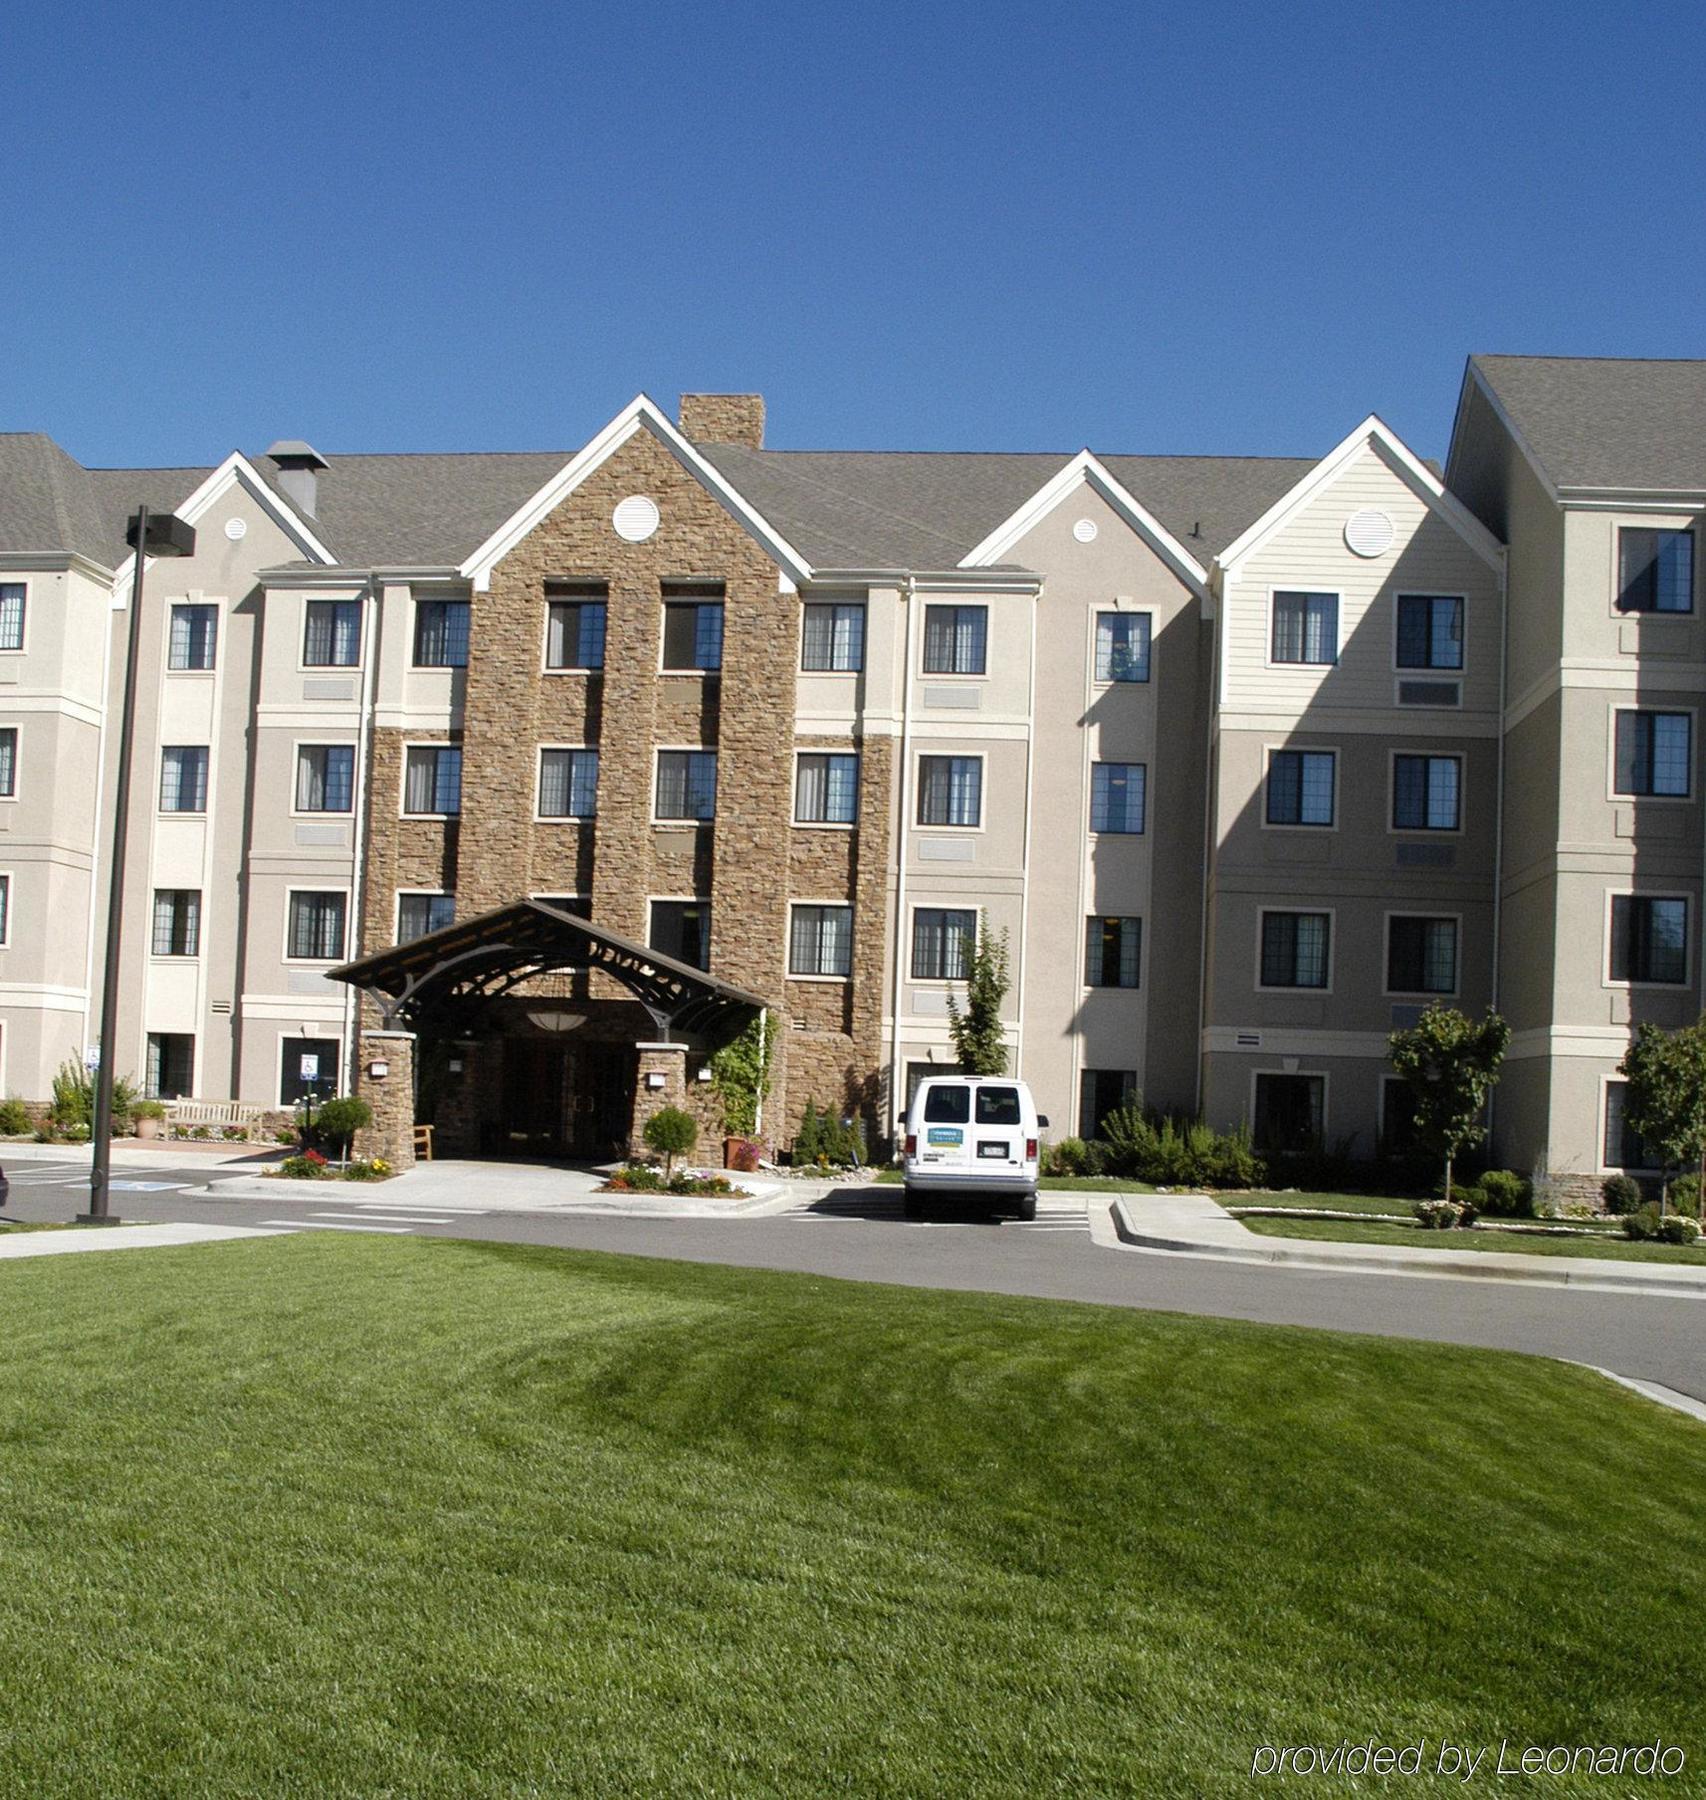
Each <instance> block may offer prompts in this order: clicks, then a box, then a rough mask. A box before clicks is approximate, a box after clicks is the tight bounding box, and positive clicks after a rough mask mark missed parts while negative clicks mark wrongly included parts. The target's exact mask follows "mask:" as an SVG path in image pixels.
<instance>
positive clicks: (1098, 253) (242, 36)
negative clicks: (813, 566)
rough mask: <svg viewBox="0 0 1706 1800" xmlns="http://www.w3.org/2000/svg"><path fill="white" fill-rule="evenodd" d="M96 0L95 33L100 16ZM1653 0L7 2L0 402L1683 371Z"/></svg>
mask: <svg viewBox="0 0 1706 1800" xmlns="http://www.w3.org/2000/svg"><path fill="white" fill-rule="evenodd" d="M127 15H128V16H127ZM1701 24H1702V20H1701V17H1700V15H1699V14H1697V13H1695V12H1694V10H1693V8H1692V6H1690V5H1688V4H1686V3H1685V4H1682V5H1675V4H1669V5H1657V4H1649V3H1648V0H1638V3H1637V4H1633V5H1628V4H1625V5H1618V6H1615V7H1611V6H1605V5H1603V4H1592V5H1589V4H1582V3H1581V0H1558V3H1555V4H1538V3H1535V0H1516V3H1513V4H1503V3H1501V0H1492V3H1490V4H1489V3H1487V0H1481V3H1478V4H1472V5H1459V4H1442V3H1440V0H1427V3H1425V4H1419V5H1409V6H1402V7H1400V6H1396V5H1380V4H1375V5H1368V4H1367V3H1366V0H1363V3H1360V4H1354V5H1353V4H1340V3H1337V0H1319V3H1318V4H1309V5H1305V4H1296V5H1294V4H1284V3H1279V4H1275V3H1271V0H1270V3H1268V4H1243V3H1241V0H1218V3H1214V4H1204V3H1202V0H1197V3H1195V4H1189V3H1180V0H1166V3H1164V4H1131V3H1129V0H1128V3H1127V4H1124V5H1118V4H1116V5H1106V6H1100V7H1087V6H1077V5H1070V4H1068V5H1060V4H1055V5H1050V6H1043V5H1032V6H1016V5H1002V4H999V0H995V3H991V4H987V5H975V6H974V5H965V4H959V3H957V0H955V3H947V4H943V3H938V4H927V5H922V6H919V5H900V4H895V3H893V0H874V3H872V4H867V5H863V6H860V5H846V4H844V5H839V6H835V7H829V6H822V5H816V4H812V3H811V0H801V3H799V4H794V5H788V6H780V5H778V6H762V7H761V6H753V5H745V4H739V3H735V4H726V5H719V4H711V5H707V4H704V3H703V0H701V3H699V4H691V5H689V4H667V5H648V6H629V5H619V6H610V5H601V6H596V7H594V6H586V5H582V4H578V3H576V4H557V5H526V4H514V3H511V0H487V3H482V0H473V3H471V4H470V3H468V0H463V3H461V4H457V5H454V6H452V5H446V4H443V3H442V0H421V4H418V5H401V4H397V5H374V4H364V3H363V0H348V3H346V4H339V5H330V4H325V3H323V0H296V3H293V4H289V5H267V6H258V5H257V6H242V5H239V6H235V7H229V6H222V7H212V6H186V5H172V4H162V5H155V6H150V7H149V8H147V9H146V10H143V9H136V10H134V11H132V10H131V9H121V8H119V7H113V6H104V7H95V6H89V5H80V4H68V5H48V4H43V3H42V0H13V4H12V5H11V6H9V7H7V8H6V9H5V13H4V16H3V17H0V98H3V101H4V117H5V119H6V144H5V154H4V158H3V159H0V209H3V210H0V218H3V220H4V231H5V240H6V244H7V249H8V251H9V254H8V256H7V258H6V263H7V269H6V279H5V281H4V284H3V287H0V344H3V346H4V353H5V380H4V385H3V388H0V392H3V393H4V395H5V400H4V405H3V406H0V428H5V429H39V430H45V431H47V432H50V433H51V434H52V435H53V436H54V437H56V438H57V439H58V440H59V441H60V442H61V443H63V444H64V445H65V446H66V447H67V448H68V449H69V450H70V451H71V452H72V453H73V454H74V455H76V456H78V457H79V458H81V459H82V460H84V461H86V462H89V463H96V464H113V463H131V464H135V463H150V462H171V463H199V462H209V461H212V460H213V459H215V458H216V457H218V456H220V455H221V454H223V453H224V452H225V451H226V450H228V449H230V448H232V447H233V446H237V447H242V448H245V449H250V450H255V449H261V448H264V447H265V446H266V445H267V444H268V443H270V442H271V441H272V440H273V439H274V438H275V437H281V436H283V437H306V438H307V439H309V440H310V441H311V442H313V443H314V444H315V445H316V446H318V447H319V448H320V449H321V450H323V451H326V452H328V453H335V452H338V451H353V450H445V449H507V448H514V449H554V448H563V447H572V446H575V445H577V444H579V443H581V442H582V441H584V440H585V438H586V437H587V436H588V435H589V434H590V433H591V432H592V431H593V430H594V429H596V427H597V426H598V425H600V424H601V423H602V422H603V421H604V420H605V419H606V418H608V417H609V416H610V415H611V414H612V413H613V412H615V411H616V410H617V409H618V408H619V407H620V406H621V405H622V404H623V403H624V402H626V401H627V400H628V399H629V398H630V397H631V396H632V395H633V394H634V393H635V392H636V391H638V390H640V389H644V390H645V391H647V392H648V393H650V394H651V395H652V396H653V397H654V398H655V399H657V400H659V401H660V402H662V403H664V404H665V405H667V406H669V407H671V408H672V409H673V406H674V402H675V397H676V395H677V394H678V393H679V392H680V391H681V390H682V389H692V388H703V389H712V390H724V389H730V390H747V389H757V390H760V391H762V392H763V393H764V395H765V397H766V400H767V402H768V405H769V412H770V442H771V443H772V444H773V445H777V446H780V447H793V448H812V447H824V448H856V447H878V448H902V447H905V448H920V449H943V448H959V449H985V450H989V449H1045V450H1059V451H1071V450H1075V449H1077V448H1078V447H1079V446H1080V445H1082V444H1085V443H1088V444H1090V445H1092V446H1093V447H1094V448H1097V449H1100V450H1104V451H1181V452H1191V451H1199V452H1247V453H1270V452H1271V453H1286V454H1310V455H1313V454H1316V453H1318V452H1320V451H1322V450H1325V449H1326V448H1328V447H1329V446H1330V445H1331V444H1332V443H1333V442H1335V441H1336V440H1337V439H1338V438H1339V437H1340V436H1342V435H1343V434H1344V432H1346V431H1347V430H1348V429H1349V428H1350V427H1351V426H1352V425H1354V424H1355V423H1356V422H1357V420H1358V419H1359V418H1360V417H1361V416H1362V415H1363V414H1364V413H1366V412H1368V411H1370V410H1373V411H1377V412H1379V413H1381V414H1382V416H1384V417H1385V418H1386V419H1387V420H1388V421H1389V422H1390V423H1391V424H1393V425H1394V426H1395V427H1396V428H1397V429H1398V430H1399V431H1400V432H1402V433H1403V434H1404V435H1405V436H1406V437H1408V438H1409V439H1410V441H1411V442H1412V443H1413V444H1414V446H1415V447H1416V448H1417V449H1418V450H1419V451H1421V452H1422V453H1424V454H1430V455H1439V454H1441V453H1442V452H1443V450H1444V448H1445V444H1446V439H1447V435H1448V433H1449V430H1450V424H1451V413H1452V408H1453V404H1454V402H1455V399H1456V394H1457V389H1458V384H1459V380H1460V378H1461V373H1462V366H1463V360H1464V357H1465V356H1466V355H1467V354H1468V353H1469V352H1471V351H1474V350H1494V351H1531V352H1542V353H1553V354H1558V353H1563V354H1599V355H1638V356H1696V355H1701V354H1706V331H1703V330H1702V322H1703V317H1706V314H1703V304H1702V296H1703V294H1706V254H1703V236H1706V224H1703V221H1706V203H1703V198H1702V196H1703V189H1706V184H1703V182H1702V175H1703V173H1706V170H1703V162H1706V155H1703V143H1706V134H1703V131H1702V124H1701V110H1700V94H1701V92H1702V91H1703V87H1706V32H1703V31H1702V29H1701Z"/></svg>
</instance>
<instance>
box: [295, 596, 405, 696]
mask: <svg viewBox="0 0 1706 1800" xmlns="http://www.w3.org/2000/svg"><path fill="white" fill-rule="evenodd" d="M316 603H319V604H324V605H329V606H353V607H354V608H355V621H356V623H355V661H354V662H352V663H311V662H307V661H305V660H304V656H305V653H306V651H307V649H308V608H309V606H310V605H313V604H316ZM296 623H297V630H296V672H297V674H298V675H308V676H313V677H319V678H322V679H325V680H330V681H336V680H337V679H338V677H339V676H342V675H359V674H360V673H361V670H362V667H363V665H364V664H365V662H366V660H367V606H366V603H365V602H364V601H363V599H362V596H361V595H360V594H304V595H303V596H302V614H301V617H300V618H299V619H298V620H297V622H296ZM409 625H410V633H409V655H410V656H411V657H412V656H413V655H414V652H415V642H414V631H413V627H414V614H413V612H412V611H411V613H410V615H409ZM407 667H409V668H413V667H414V664H413V663H412V662H410V663H409V664H408V665H407Z"/></svg>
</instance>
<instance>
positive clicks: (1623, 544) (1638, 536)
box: [0, 526, 1694, 649]
mask: <svg viewBox="0 0 1706 1800" xmlns="http://www.w3.org/2000/svg"><path fill="white" fill-rule="evenodd" d="M1617 610H1618V611H1619V612H1658V613H1686V612H1693V610H1694V533H1693V532H1692V531H1654V530H1651V529H1648V528H1638V527H1635V526H1625V527H1624V528H1623V529H1622V530H1621V531H1619V532H1618V534H1617ZM4 648H6V646H5V645H4V643H0V649H4Z"/></svg>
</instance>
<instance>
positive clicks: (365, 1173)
mask: <svg viewBox="0 0 1706 1800" xmlns="http://www.w3.org/2000/svg"><path fill="white" fill-rule="evenodd" d="M390 1174H391V1165H390V1164H389V1163H388V1162H387V1161H386V1160H385V1158H384V1157H382V1156H375V1157H370V1158H368V1159H366V1160H361V1159H358V1160H357V1161H355V1162H352V1163H351V1164H350V1165H349V1167H348V1168H347V1169H345V1170H344V1180H345V1181H384V1180H386V1179H387V1178H388V1177H389V1176H390Z"/></svg>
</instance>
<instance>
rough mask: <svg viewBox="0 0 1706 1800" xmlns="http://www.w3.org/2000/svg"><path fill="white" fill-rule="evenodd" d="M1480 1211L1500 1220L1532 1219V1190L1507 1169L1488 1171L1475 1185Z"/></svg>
mask: <svg viewBox="0 0 1706 1800" xmlns="http://www.w3.org/2000/svg"><path fill="white" fill-rule="evenodd" d="M1475 1185H1476V1187H1477V1188H1478V1189H1479V1191H1480V1195H1481V1202H1480V1205H1481V1211H1482V1212H1484V1213H1490V1214H1492V1215H1493V1216H1494V1217H1497V1218H1501V1219H1531V1218H1533V1217H1534V1188H1533V1186H1532V1184H1531V1183H1529V1182H1527V1181H1525V1180H1524V1179H1523V1178H1522V1176H1520V1175H1517V1174H1514V1173H1513V1172H1512V1171H1511V1170H1509V1169H1489V1170H1488V1171H1487V1172H1486V1174H1485V1175H1483V1176H1482V1177H1481V1179H1480V1180H1479V1181H1478V1182H1477V1183H1476V1184H1475Z"/></svg>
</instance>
